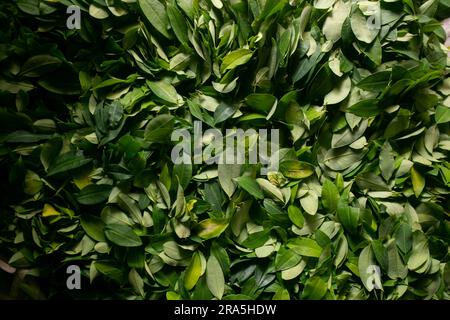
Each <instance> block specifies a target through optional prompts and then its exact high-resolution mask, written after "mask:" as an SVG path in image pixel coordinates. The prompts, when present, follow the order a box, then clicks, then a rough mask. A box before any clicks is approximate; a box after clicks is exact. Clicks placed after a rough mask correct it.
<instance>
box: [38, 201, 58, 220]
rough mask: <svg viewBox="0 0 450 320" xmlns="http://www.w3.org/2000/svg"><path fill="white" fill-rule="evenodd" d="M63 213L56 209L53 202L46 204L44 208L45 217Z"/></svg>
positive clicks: (43, 214)
mask: <svg viewBox="0 0 450 320" xmlns="http://www.w3.org/2000/svg"><path fill="white" fill-rule="evenodd" d="M61 214H62V213H61V212H58V211H56V209H55V208H54V207H53V206H52V205H51V204H48V203H46V204H44V209H43V210H42V216H43V217H51V216H60V215H61Z"/></svg>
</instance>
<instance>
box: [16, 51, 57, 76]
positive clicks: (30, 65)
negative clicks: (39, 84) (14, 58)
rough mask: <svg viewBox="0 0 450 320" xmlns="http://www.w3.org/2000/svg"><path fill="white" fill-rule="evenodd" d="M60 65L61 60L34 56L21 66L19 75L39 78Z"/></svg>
mask: <svg viewBox="0 0 450 320" xmlns="http://www.w3.org/2000/svg"><path fill="white" fill-rule="evenodd" d="M60 65H61V60H60V59H58V58H56V57H53V56H51V55H48V54H41V55H36V56H33V57H31V58H29V59H28V60H27V61H25V63H24V64H23V65H22V69H21V71H20V73H21V75H23V76H25V77H39V76H41V75H43V74H45V73H48V72H50V71H53V70H55V69H56V68H58V67H59V66H60Z"/></svg>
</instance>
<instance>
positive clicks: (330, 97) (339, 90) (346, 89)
mask: <svg viewBox="0 0 450 320" xmlns="http://www.w3.org/2000/svg"><path fill="white" fill-rule="evenodd" d="M351 88H352V81H351V80H350V78H349V77H346V78H344V79H343V80H340V81H339V84H338V86H337V87H335V88H334V89H333V90H331V91H330V92H328V93H327V95H326V96H325V98H324V99H323V104H324V105H330V104H337V103H339V102H341V101H343V100H344V99H345V98H347V96H348V95H349V93H350V90H351Z"/></svg>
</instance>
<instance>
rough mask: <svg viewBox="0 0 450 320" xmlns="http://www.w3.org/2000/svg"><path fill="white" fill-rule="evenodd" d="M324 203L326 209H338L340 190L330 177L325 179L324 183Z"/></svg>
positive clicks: (330, 210)
mask: <svg viewBox="0 0 450 320" xmlns="http://www.w3.org/2000/svg"><path fill="white" fill-rule="evenodd" d="M321 198H322V204H323V206H324V207H325V209H327V210H329V212H331V213H333V212H335V211H336V208H337V205H338V202H339V191H338V188H337V187H336V185H335V184H334V183H333V182H331V181H330V180H329V179H325V181H324V183H323V185H322V196H321Z"/></svg>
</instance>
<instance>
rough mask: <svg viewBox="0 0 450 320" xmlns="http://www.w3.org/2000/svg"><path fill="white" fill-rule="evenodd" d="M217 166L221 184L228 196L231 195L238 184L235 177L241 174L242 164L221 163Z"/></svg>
mask: <svg viewBox="0 0 450 320" xmlns="http://www.w3.org/2000/svg"><path fill="white" fill-rule="evenodd" d="M217 168H218V176H219V183H220V186H221V187H222V189H223V191H225V193H226V194H227V195H228V197H231V196H232V195H233V193H234V191H235V190H236V184H235V183H234V181H233V179H234V178H237V177H239V176H240V175H241V165H238V164H219V165H218V167H217Z"/></svg>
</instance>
